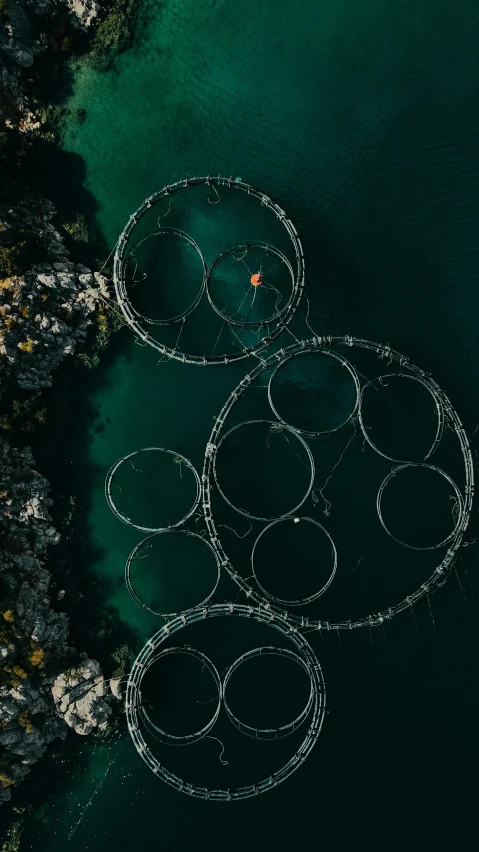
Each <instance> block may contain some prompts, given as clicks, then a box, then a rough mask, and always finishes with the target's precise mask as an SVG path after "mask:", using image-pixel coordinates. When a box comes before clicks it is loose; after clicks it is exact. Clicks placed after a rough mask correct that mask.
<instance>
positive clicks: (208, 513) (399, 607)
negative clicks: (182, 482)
mask: <svg viewBox="0 0 479 852" xmlns="http://www.w3.org/2000/svg"><path fill="white" fill-rule="evenodd" d="M331 346H335V347H344V348H345V349H346V351H347V352H350V351H351V347H354V346H357V347H358V348H360V349H364V350H366V351H367V352H369V353H371V354H373V355H376V356H377V357H378V358H379V359H380V360H382V359H384V360H385V361H387V362H388V363H390V362H391V361H394V362H396V363H397V364H398V366H399V368H400V369H402V370H404V369H407V370H408V371H410V372H411V373H412V374H413V375H415V376H417V377H422V378H427V381H428V383H429V384H430V385H431V387H433V388H434V392H435V393H436V394H437V395H438V397H439V398H440V400H441V406H442V410H443V413H444V419H445V424H446V425H447V426H448V427H450V428H451V430H452V431H453V432H454V433H455V435H456V437H457V440H458V442H459V447H460V451H461V454H462V458H463V462H464V488H463V489H461V491H462V492H463V497H462V503H461V510H460V515H459V518H458V522H457V526H456V533H455V535H454V537H453V538H452V539H451V541H450V543H449V546H448V548H447V550H446V553H445V554H444V556H443V558H442V559H441V561H440V562H439V563H438V564H437V565H436V566H435V568H434V570H433V571H432V573H430V575H429V577H428V578H427V579H426V581H425V582H423V583H421V584H420V585H419V586H418V587H417V588H416V589H415V590H414V591H412V592H411V593H410V594H409V595H407V596H405V597H404V598H402V599H401V600H399V601H398V602H396V603H395V604H394V605H393V606H389V607H387V608H385V609H383V610H381V611H379V612H377V611H376V612H371V613H369V614H367V615H364V616H360V617H356V618H355V619H352V618H349V619H344V620H341V621H339V620H338V621H328V620H327V619H325V618H312V617H311V618H310V617H309V616H305V615H298V614H297V613H294V612H290V611H288V609H287V608H285V607H284V606H282V607H279V606H277V605H276V604H275V603H274V602H272V601H269V600H268V599H267V598H266V597H265V596H264V595H262V594H260V593H259V591H257V589H256V584H254V585H251V584H250V582H249V578H248V579H245V578H244V577H242V576H241V575H240V574H239V573H238V571H237V570H236V568H235V567H234V565H233V564H232V563H231V560H230V558H229V557H228V554H227V552H226V551H225V548H224V546H223V544H222V542H221V538H220V536H219V534H218V530H217V528H216V524H215V519H214V516H213V511H212V506H211V500H212V494H213V492H214V476H213V463H214V458H215V451H216V443H217V442H218V441H219V440H220V437H221V431H222V428H223V425H224V423H225V421H226V418H227V417H228V415H229V413H230V411H231V409H232V407H233V406H234V405H235V403H236V402H237V401H238V400H239V399H240V398H241V397H242V395H243V394H244V392H245V391H246V390H247V389H248V388H250V387H251V386H252V385H253V383H254V381H255V380H256V379H258V378H259V377H260V376H261V375H263V374H264V373H265V372H266V371H267V370H270V369H271V368H272V367H274V366H275V365H276V364H278V363H279V362H280V361H282V360H283V359H284V358H285V357H287V356H290V355H295V354H299V353H300V352H315V351H317V350H318V349H320V350H321V349H328V350H329V348H330V347H331ZM201 480H202V506H203V513H204V518H205V523H206V527H207V530H208V534H209V536H210V541H211V542H212V544H213V546H214V548H215V550H216V553H217V555H218V559H219V560H220V562H221V565H222V567H224V568H225V570H226V571H227V573H228V574H229V576H230V577H231V579H232V580H234V582H235V583H236V585H237V586H238V587H239V588H240V589H241V590H242V591H243V592H244V594H245V595H246V596H247V598H248V600H249V601H250V602H251V603H252V604H255V605H256V606H257V607H259V608H261V609H262V610H264V611H265V612H266V613H267V614H268V615H270V616H271V615H272V614H274V615H275V616H282V617H283V618H284V619H285V621H286V622H287V623H288V624H289V625H290V627H291V629H296V630H301V629H304V630H308V631H311V630H352V629H355V628H358V627H368V628H369V627H374V626H377V625H381V624H383V622H384V621H386V620H389V619H391V618H393V617H394V616H395V615H397V614H399V613H400V612H404V611H405V610H407V609H410V608H411V607H412V606H414V604H415V603H417V602H418V601H419V600H421V598H423V597H424V596H426V595H429V594H430V593H431V592H433V591H435V590H436V589H437V588H439V587H440V586H443V585H444V583H445V581H446V580H447V578H448V576H449V575H450V573H451V571H452V567H453V564H454V559H455V557H456V555H457V552H458V550H459V548H460V547H461V545H463V544H464V536H465V533H466V530H467V528H468V526H469V522H470V518H471V513H472V505H473V499H474V490H475V484H474V461H473V457H472V452H471V447H470V444H469V439H468V437H467V434H466V431H465V429H464V426H463V425H462V422H461V420H460V418H459V415H458V414H457V412H456V410H455V409H454V407H453V405H452V404H451V402H450V400H449V398H448V397H447V395H446V394H445V393H444V391H443V390H442V389H441V388H440V387H439V385H438V384H437V383H436V382H435V381H434V380H433V379H432V378H430V376H429V375H428V374H426V373H425V372H424V370H421V369H420V368H419V367H416V365H415V364H413V363H412V362H411V361H409V359H408V358H407V357H406V356H404V355H402V354H401V353H400V352H397V351H396V350H394V349H392V348H391V346H390V345H389V344H387V345H386V344H382V343H376V342H373V341H371V340H366V339H364V338H361V337H351V336H350V335H346V336H336V337H333V336H332V335H324V336H323V335H322V336H316V337H312V338H310V339H305V340H299V341H297V342H296V343H293V344H291V345H290V346H288V347H286V348H283V349H280V350H278V351H276V352H273V353H272V354H271V355H269V356H268V357H266V358H263V359H261V360H260V362H259V363H258V364H257V366H256V367H253V369H251V371H250V372H249V373H247V375H245V376H244V377H243V379H242V380H241V381H240V382H239V384H238V385H237V386H236V387H235V388H234V389H233V390H232V391H231V393H230V395H229V397H228V399H227V400H226V402H225V404H224V405H223V407H222V409H221V411H220V413H219V415H218V417H217V418H216V420H215V422H214V424H213V428H212V430H211V434H210V439H209V442H208V443H207V445H206V450H205V455H204V460H203V473H202V477H201ZM264 520H269V519H264Z"/></svg>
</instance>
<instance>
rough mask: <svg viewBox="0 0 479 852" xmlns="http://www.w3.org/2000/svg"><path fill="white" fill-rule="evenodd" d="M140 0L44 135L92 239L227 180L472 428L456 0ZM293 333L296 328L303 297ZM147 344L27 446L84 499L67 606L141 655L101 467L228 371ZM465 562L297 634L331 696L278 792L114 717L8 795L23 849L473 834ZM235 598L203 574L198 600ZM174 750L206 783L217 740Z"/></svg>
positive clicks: (149, 442)
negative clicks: (46, 441)
mask: <svg viewBox="0 0 479 852" xmlns="http://www.w3.org/2000/svg"><path fill="white" fill-rule="evenodd" d="M142 5H143V11H142V18H143V25H142V27H140V29H139V32H138V38H137V43H136V44H135V46H134V47H133V48H132V49H131V50H130V51H129V52H127V53H126V54H124V55H123V56H121V57H120V59H119V61H118V63H117V67H116V69H115V70H114V71H111V72H108V73H98V72H92V71H91V70H82V69H81V68H80V69H79V70H77V71H76V74H75V79H74V87H73V94H72V97H71V103H70V104H69V106H70V107H71V108H72V109H77V108H84V109H86V111H87V118H86V120H85V122H84V123H83V124H81V125H80V124H78V123H75V122H73V121H72V123H71V124H69V125H68V127H67V129H66V132H65V139H64V146H65V148H66V150H68V151H70V152H72V153H73V154H75V155H76V156H77V157H81V158H83V161H84V170H85V172H84V174H85V186H86V189H87V190H88V192H89V193H90V194H91V196H92V198H93V199H94V201H95V203H96V208H97V221H98V224H99V226H100V228H101V230H102V233H103V236H104V238H105V240H106V243H107V244H108V246H109V247H112V246H113V244H114V243H115V240H116V238H117V235H118V233H119V232H120V230H121V228H122V227H123V224H124V222H125V221H126V219H127V217H128V216H129V214H130V213H131V212H132V211H133V210H135V209H136V208H137V207H138V206H139V204H140V203H141V201H142V200H143V198H144V197H145V196H146V195H149V194H151V193H152V192H153V191H154V190H156V189H157V188H160V187H161V186H163V185H164V184H165V183H168V182H172V181H174V180H176V179H179V178H181V177H184V176H185V175H187V174H188V173H190V174H205V173H208V172H212V173H218V172H221V173H223V174H239V175H241V176H242V177H243V178H244V180H246V181H248V182H250V183H252V184H255V185H258V186H260V187H261V188H262V189H264V191H265V192H268V193H269V194H270V195H271V196H273V197H274V198H275V199H277V200H278V202H279V203H280V204H281V205H283V206H284V208H285V209H286V210H287V211H288V213H289V215H290V216H291V218H292V220H293V221H294V222H295V224H296V226H297V228H298V231H299V233H300V235H301V238H302V240H303V246H304V249H305V256H306V271H307V284H308V296H309V298H310V301H311V314H310V322H311V323H312V325H313V327H314V328H315V329H317V330H318V332H319V333H326V334H354V335H356V336H360V337H365V338H370V339H372V340H378V341H382V342H386V341H388V342H389V343H390V344H391V345H392V346H393V347H395V348H396V349H398V350H399V351H401V352H403V353H405V354H406V355H408V356H409V357H410V358H411V359H412V360H413V361H414V362H415V363H417V364H418V365H420V366H421V367H422V368H423V369H425V370H427V371H430V372H431V373H432V375H433V376H434V378H435V379H436V380H437V381H438V383H439V384H440V385H441V386H442V387H443V388H444V390H445V391H446V393H448V395H449V397H450V398H451V400H452V402H453V404H454V405H455V407H456V408H457V410H458V411H459V413H460V416H461V418H462V419H463V422H464V424H465V427H466V429H467V430H468V433H469V435H471V434H472V433H473V432H474V430H475V429H476V424H477V423H478V422H479V404H478V401H477V400H478V393H479V357H478V353H477V348H476V323H477V313H478V308H479V301H478V294H477V270H478V263H479V160H478V148H479V93H478V92H479V90H478V79H479V78H478V67H479V66H478V62H479V47H478V45H479V12H478V10H477V5H476V4H475V3H473V2H472V0H464V2H463V3H462V4H457V3H453V2H446V0H434V2H433V0H423V2H420V3H418V2H412V0H400V2H395V3H392V2H379V0H371V1H370V2H368V3H366V4H364V3H363V4H361V5H359V4H357V3H353V2H351V0H336V2H328V3H326V2H312V0H303V2H302V3H300V4H299V5H298V3H293V2H292V0H282V2H281V3H278V2H277V3H272V2H267V0H264V2H262V3H258V2H252V0H244V2H242V3H234V2H231V0H230V2H215V0H211V2H206V3H204V2H199V0H184V2H180V0H166V2H165V3H162V4H161V5H160V4H156V3H153V2H147V0H143V4H142ZM293 328H294V330H295V333H296V334H304V310H303V312H300V313H299V315H298V317H297V319H296V320H295V323H294V325H293ZM287 342H288V343H289V342H291V339H289V340H288V341H287ZM157 360H158V359H157V357H156V355H155V353H154V352H153V351H152V350H150V349H149V348H147V347H145V348H141V347H139V346H136V345H135V344H134V343H133V340H132V337H131V336H130V335H129V334H128V332H127V331H124V332H122V333H121V334H120V335H119V337H118V339H117V340H116V341H115V342H114V344H113V345H112V351H111V353H108V355H107V357H106V358H105V359H104V361H103V362H102V365H101V366H100V368H99V370H98V371H97V373H96V374H95V375H93V374H92V375H88V376H87V377H83V379H82V380H81V382H80V383H78V384H75V385H71V386H70V388H69V389H68V383H67V382H66V381H64V382H63V385H61V380H59V381H60V384H59V389H58V391H57V393H58V394H64V396H65V400H66V406H65V408H66V410H65V420H64V424H65V425H64V427H62V424H58V425H57V426H56V427H55V428H56V429H58V433H59V438H60V436H61V435H62V428H63V440H62V442H61V449H60V450H59V453H60V459H59V458H58V457H57V458H54V457H53V455H50V456H48V455H46V457H45V458H44V460H43V467H42V472H44V473H45V474H46V475H47V476H48V475H51V478H52V480H53V482H54V485H55V487H57V488H58V487H59V485H60V484H62V488H63V491H64V492H65V493H76V494H78V495H80V499H81V501H83V502H82V518H83V519H84V521H85V523H86V525H87V527H86V529H87V537H88V546H86V547H85V551H84V554H85V560H87V559H88V564H81V563H80V565H79V566H78V570H82V571H87V570H88V571H89V572H90V573H89V577H90V582H91V589H92V591H91V599H90V602H91V606H90V609H89V611H88V618H89V619H91V623H93V622H94V620H95V602H96V601H97V597H96V595H97V596H98V600H101V601H102V606H103V605H107V606H109V607H114V608H116V609H117V610H118V611H119V613H120V614H121V617H122V619H123V622H124V625H125V630H130V631H132V632H133V634H134V636H135V640H136V643H137V646H138V647H139V646H140V645H141V643H142V642H143V641H145V640H146V638H147V637H148V636H149V635H151V633H152V632H153V631H154V630H155V629H156V627H157V626H158V625H157V621H156V620H155V619H154V618H153V617H148V618H147V617H145V615H144V614H142V612H141V611H140V610H139V609H138V608H136V607H135V605H134V604H133V603H132V602H131V601H130V599H129V597H128V595H127V593H126V590H125V587H124V582H123V566H124V561H125V559H126V556H127V555H128V553H129V552H130V550H131V549H132V547H133V546H134V544H136V543H137V542H138V541H139V539H140V537H141V536H140V535H138V536H137V535H136V534H135V533H134V531H132V530H129V529H128V528H127V527H122V526H121V524H120V523H119V522H118V521H117V520H116V519H115V518H114V517H113V516H112V515H111V514H110V512H109V510H108V508H107V507H106V505H105V501H104V495H103V481H104V476H105V473H106V471H107V470H108V468H109V467H110V465H111V464H112V463H113V462H114V461H116V459H117V458H119V457H120V456H121V455H123V454H125V453H127V452H131V451H132V450H134V449H137V448H140V447H142V446H155V445H156V446H165V447H172V448H174V449H176V450H178V451H179V452H181V453H183V454H184V455H185V456H187V457H188V458H191V460H192V461H193V463H194V464H195V465H196V466H197V467H198V468H199V467H200V466H201V461H202V453H203V448H204V445H205V441H206V440H207V438H208V436H209V432H210V428H211V424H212V422H213V421H212V416H213V415H214V414H217V413H218V411H219V409H220V407H221V405H222V403H223V401H224V399H225V398H226V396H227V394H228V393H229V391H230V389H231V388H232V387H234V385H235V384H236V383H237V382H238V381H239V379H240V378H241V377H242V375H243V374H244V372H246V369H247V368H248V365H247V363H246V362H242V363H240V364H237V365H235V366H233V367H231V368H228V369H223V368H218V369H216V368H213V369H210V370H198V369H197V368H194V367H187V366H183V365H181V364H177V363H173V362H171V363H168V364H166V365H161V366H159V367H157ZM67 409H68V410H67ZM70 427H71V429H73V433H72V432H71V431H70ZM72 434H73V438H69V437H68V435H72ZM475 440H476V439H475V438H473V441H475ZM59 446H60V444H59ZM60 461H61V465H62V466H63V470H62V471H60V470H59V468H60ZM65 470H67V471H70V470H71V474H70V473H68V476H66V475H65ZM66 480H68V482H67V481H66ZM86 492H88V493H86ZM475 526H476V525H475V523H473V525H472V528H471V530H470V532H469V536H468V540H471V539H473V538H474V535H475V532H476V530H475ZM461 557H462V559H463V564H462V563H461V562H460V563H459V564H458V575H459V579H458V577H457V576H456V574H455V573H454V572H453V574H452V576H451V578H450V580H449V582H448V583H447V584H446V585H445V586H444V587H443V588H442V589H441V590H440V591H439V592H438V593H437V594H435V595H434V596H433V597H432V598H431V609H430V608H429V606H428V602H427V599H423V600H422V602H421V603H420V604H419V605H418V607H417V608H416V609H415V611H414V614H415V619H416V621H415V620H414V619H413V617H412V616H411V613H410V612H407V613H405V614H403V615H401V616H398V617H397V618H396V619H395V620H394V621H392V622H391V623H389V624H386V626H385V628H384V630H382V629H381V628H377V629H376V630H375V631H373V633H372V634H371V635H370V634H369V631H352V632H351V633H344V632H343V633H341V637H340V638H341V642H339V639H338V635H337V634H335V633H331V634H327V635H325V636H324V637H316V636H314V635H313V638H312V640H311V641H312V644H313V647H314V648H315V650H316V652H317V654H318V656H319V659H320V661H321V664H322V665H323V668H324V674H325V678H326V684H327V691H328V710H329V713H328V715H327V717H326V721H325V725H324V728H323V732H322V734H321V737H320V740H319V742H318V744H317V745H316V747H315V749H314V751H313V753H312V754H311V756H310V757H309V759H308V761H307V762H306V764H305V766H303V767H302V769H301V770H300V771H299V772H298V773H297V774H296V775H295V776H294V777H293V778H292V779H290V780H289V781H288V782H286V783H285V784H284V785H282V786H280V787H279V788H278V789H277V790H276V791H274V792H272V793H268V794H267V795H265V796H261V797H260V798H258V799H255V800H250V801H248V802H245V803H241V804H235V805H230V806H228V805H222V804H217V805H214V804H208V803H203V802H197V801H192V800H191V799H188V798H187V797H186V796H182V795H180V794H178V793H176V792H174V791H173V790H171V789H170V788H168V787H166V786H163V785H162V784H161V783H160V782H159V781H157V780H156V779H155V778H154V777H153V775H152V773H151V772H150V771H149V770H148V769H147V768H146V767H145V766H144V764H143V763H142V761H141V760H140V758H139V757H138V755H137V754H136V752H135V751H134V749H133V747H132V745H131V743H130V741H129V738H128V736H127V735H126V733H125V732H124V730H123V729H121V731H120V733H118V734H117V735H115V737H114V738H113V739H111V740H105V741H104V742H97V743H94V742H93V741H87V742H81V743H78V741H74V740H72V741H70V742H69V744H68V746H67V748H66V749H65V752H64V755H63V758H64V762H63V764H61V763H60V764H59V763H52V764H51V765H50V766H48V765H47V764H43V765H42V766H41V767H40V768H37V770H36V771H35V772H34V773H32V775H33V778H32V780H31V781H30V782H28V783H26V784H25V785H24V786H23V787H22V788H21V790H20V791H19V794H18V797H17V803H18V804H28V803H30V802H31V801H32V800H35V802H42V804H41V805H38V806H36V807H35V809H34V812H33V813H32V814H31V815H30V816H28V817H27V819H26V828H25V834H24V839H23V841H22V849H23V848H24V849H25V850H26V849H33V850H38V851H39V850H42V852H43V850H45V852H63V850H66V849H69V848H72V849H78V850H95V852H96V850H100V849H106V850H130V849H136V848H143V847H144V848H149V847H152V848H166V847H169V846H173V845H174V846H175V848H177V849H179V850H185V849H187V848H190V847H192V846H193V845H199V846H200V847H201V848H210V849H214V850H216V849H218V850H219V849H222V848H224V847H228V848H229V849H231V850H240V849H241V850H242V849H244V848H245V847H248V848H251V849H253V850H256V849H260V848H265V847H266V846H267V847H268V848H269V847H273V846H275V847H276V848H279V849H288V848H290V847H292V846H297V845H298V843H306V844H309V845H328V846H334V847H335V848H337V849H341V850H342V849H346V848H349V847H350V846H353V845H354V846H355V847H356V848H357V849H360V850H362V849H371V848H372V849H385V850H394V852H396V850H399V849H403V848H404V847H407V848H410V849H414V850H416V849H417V850H419V849H430V848H436V849H441V850H442V849H444V850H445V849H449V848H455V849H460V850H461V852H475V850H476V849H477V846H478V843H477V813H478V784H477V762H478V756H479V755H478V734H477V730H478V728H477V717H478V710H479V707H478V704H479V692H478V686H477V675H478V664H477V644H478V630H477V611H478V602H479V586H478V583H477V579H476V574H475V572H476V563H477V550H476V547H475V545H474V544H473V543H471V544H470V545H469V546H468V547H467V548H465V549H463V550H462V552H461ZM406 558H408V556H407V553H406ZM393 568H395V569H396V570H398V569H399V566H398V564H394V565H388V566H387V567H386V570H391V571H392V570H393ZM465 569H467V573H466V571H465ZM427 573H429V572H427ZM427 573H426V576H427ZM222 582H223V581H222ZM387 588H388V587H387V582H386V591H387ZM232 595H236V589H234V587H231V585H229V584H228V582H227V581H226V580H225V581H224V584H223V585H220V588H219V590H218V596H217V597H218V600H224V599H229V597H230V596H232ZM394 602H395V601H393V600H392V601H391V603H394ZM387 603H388V601H385V604H384V605H387ZM97 606H98V610H97V611H98V612H100V606H99V604H98V603H97ZM74 610H75V608H74V607H72V606H70V611H71V612H72V620H73V622H74V621H75V611H74ZM84 612H85V609H83V610H82V617H83V615H84ZM361 614H362V613H361ZM101 615H102V617H103V613H101ZM432 616H433V618H434V620H432ZM98 617H100V615H99V616H98ZM345 617H347V613H345ZM76 629H78V628H76ZM310 638H311V637H310ZM220 641H221V640H220V638H219V639H218V642H219V643H220ZM87 650H88V651H89V652H90V653H94V645H93V647H89V648H87ZM195 754H199V755H200V756H199V757H196V758H194V759H195V760H196V761H198V760H204V761H205V765H206V762H207V761H209V763H208V765H207V767H206V771H207V772H210V764H211V766H213V767H215V766H216V767H217V771H218V773H219V779H220V780H221V771H222V767H221V766H220V764H219V763H218V762H217V745H216V744H215V743H212V742H210V743H209V746H208V748H205V749H204V751H201V752H195ZM248 754H249V752H248ZM251 768H252V771H253V775H254V769H255V767H254V758H252V767H251Z"/></svg>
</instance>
